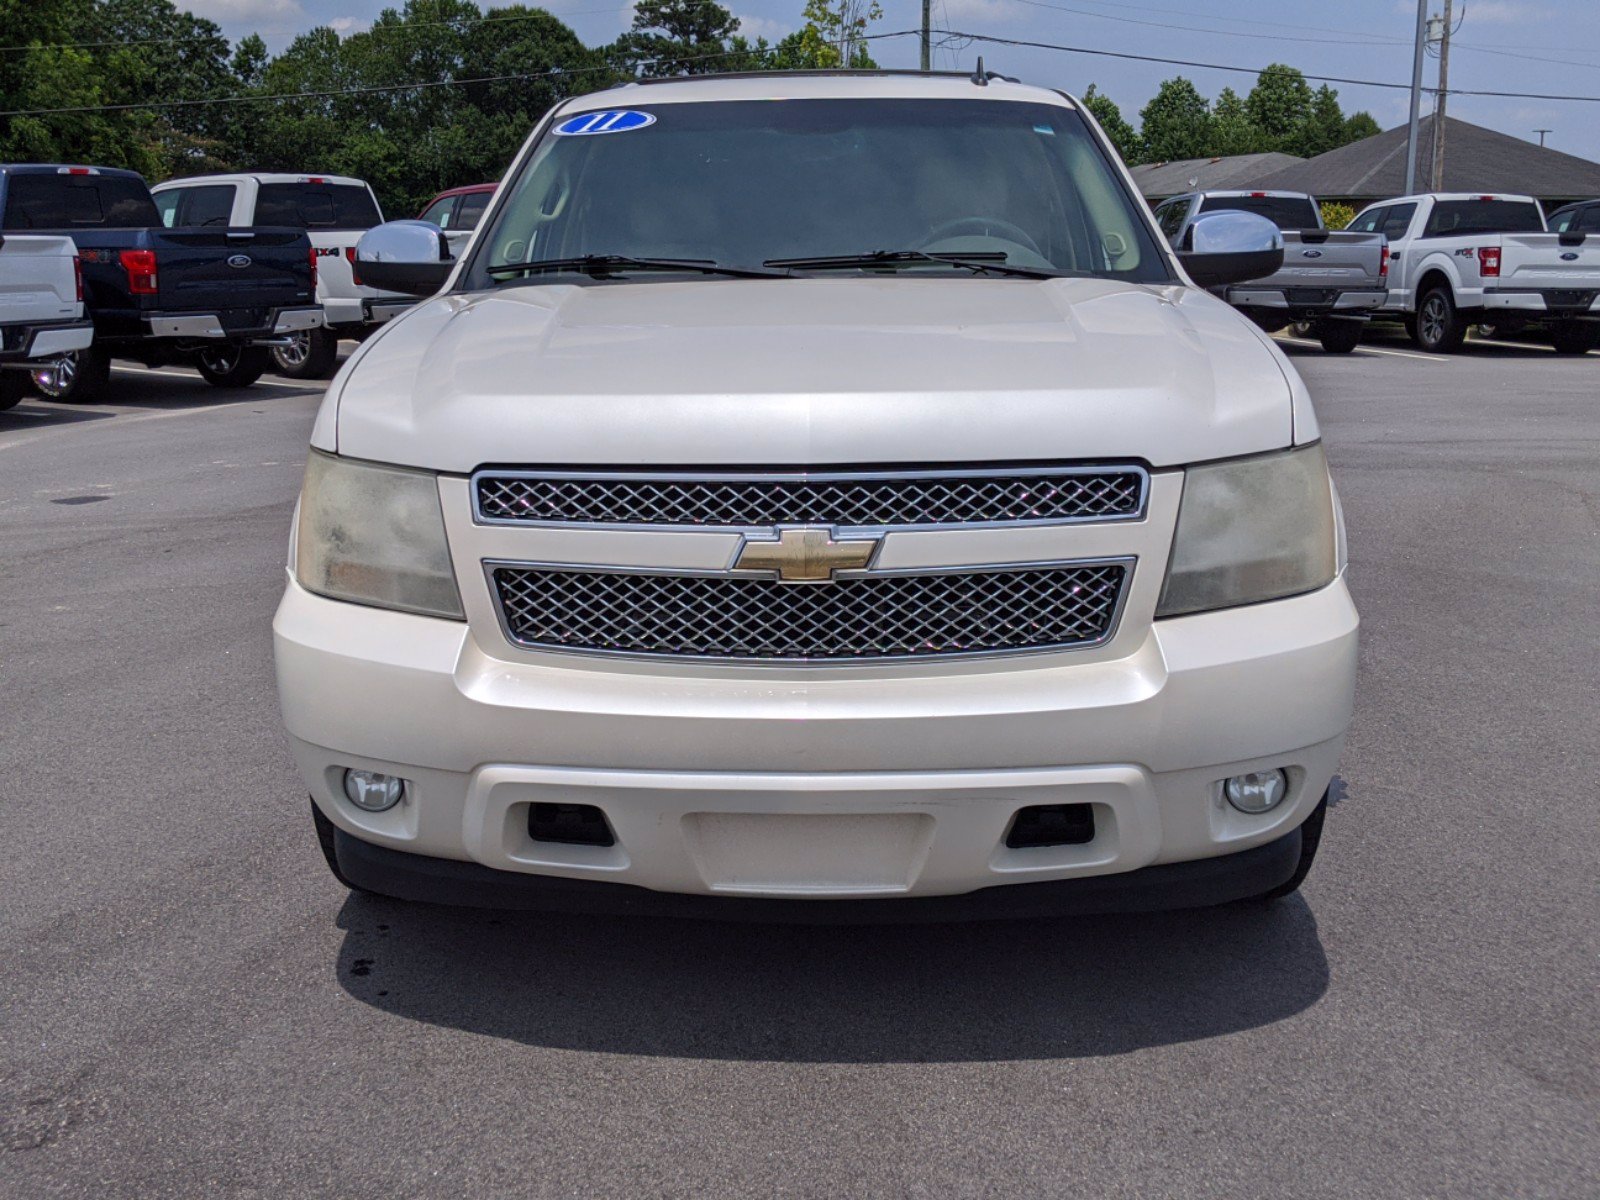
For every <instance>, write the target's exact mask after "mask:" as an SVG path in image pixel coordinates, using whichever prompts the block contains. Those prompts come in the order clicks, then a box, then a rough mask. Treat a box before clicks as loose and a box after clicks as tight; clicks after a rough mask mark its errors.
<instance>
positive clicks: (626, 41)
mask: <svg viewBox="0 0 1600 1200" xmlns="http://www.w3.org/2000/svg"><path fill="white" fill-rule="evenodd" d="M738 32H739V18H738V17H736V16H734V15H733V14H732V13H731V12H729V11H728V10H727V9H725V8H723V7H722V5H720V4H718V3H716V0H639V2H638V4H637V5H635V7H634V10H633V28H632V29H631V30H629V31H628V32H627V33H625V34H623V35H622V36H621V37H620V38H618V39H617V41H616V44H615V45H614V46H613V47H612V60H613V61H614V62H615V63H616V64H617V65H618V66H619V67H621V68H623V69H624V70H626V71H628V72H629V73H631V74H637V75H642V76H644V77H645V78H647V79H658V78H664V77H666V76H671V75H706V74H710V73H712V72H715V71H725V70H727V69H728V67H727V64H726V63H725V62H724V61H723V56H724V55H726V54H728V53H729V52H730V51H731V50H732V49H733V47H732V46H731V43H732V40H733V37H734V35H735V34H736V33H738Z"/></svg>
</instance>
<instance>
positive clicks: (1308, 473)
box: [1156, 444, 1338, 617]
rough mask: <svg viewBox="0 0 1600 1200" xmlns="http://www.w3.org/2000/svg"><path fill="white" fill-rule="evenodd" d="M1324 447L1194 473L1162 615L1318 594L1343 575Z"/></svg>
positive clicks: (1186, 488) (1187, 481)
mask: <svg viewBox="0 0 1600 1200" xmlns="http://www.w3.org/2000/svg"><path fill="white" fill-rule="evenodd" d="M1335 543H1336V534H1335V531H1334V515H1333V492H1332V488H1331V485H1330V483H1329V480H1328V463H1327V459H1326V458H1325V457H1324V456H1323V453H1322V446H1321V445H1320V444H1319V445H1314V446H1307V447H1306V448H1304V449H1303V450H1289V451H1280V452H1278V453H1274V454H1264V455H1261V456H1259V457H1257V458H1244V459H1238V460H1236V461H1234V462H1226V463H1216V464H1214V465H1211V466H1205V467H1193V468H1191V469H1190V470H1189V471H1188V472H1186V474H1185V478H1184V481H1183V502H1182V504H1181V505H1180V507H1179V509H1178V532H1177V535H1176V537H1175V538H1174V540H1173V545H1172V561H1171V563H1170V564H1169V565H1168V567H1167V582H1166V586H1165V587H1164V588H1162V591H1161V602H1160V604H1158V605H1157V606H1156V616H1158V617H1175V616H1178V615H1180V614H1182V613H1193V612H1203V611H1205V610H1207V609H1213V608H1229V607H1232V606H1233V605H1237V604H1254V603H1256V602H1258V601H1261V600H1276V599H1279V598H1280V597H1283V596H1293V595H1297V594H1299V593H1301V592H1311V591H1315V590H1316V589H1317V588H1320V587H1325V586H1326V585H1327V584H1329V583H1332V582H1333V578H1334V576H1335V575H1336V574H1337V572H1338V565H1337V561H1336V559H1337V554H1338V549H1337V546H1336V544H1335Z"/></svg>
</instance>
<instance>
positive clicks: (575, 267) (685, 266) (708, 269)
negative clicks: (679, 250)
mask: <svg viewBox="0 0 1600 1200" xmlns="http://www.w3.org/2000/svg"><path fill="white" fill-rule="evenodd" d="M487 271H488V273H489V274H490V275H543V274H550V273H552V272H556V271H576V272H578V273H579V274H583V275H596V276H598V275H620V274H622V273H623V272H624V271H694V272H698V273H699V274H701V275H728V276H731V277H733V278H735V279H787V278H788V277H789V273H788V272H787V271H768V270H763V269H761V268H760V267H730V266H725V265H724V264H722V263H719V262H715V261H713V260H712V259H709V258H631V257H629V256H628V255H626V254H579V255H577V256H575V257H573V258H533V259H529V260H528V261H526V262H516V263H501V264H499V265H498V266H492V267H489V268H487Z"/></svg>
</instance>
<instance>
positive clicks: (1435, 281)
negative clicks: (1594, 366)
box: [1350, 193, 1600, 354]
mask: <svg viewBox="0 0 1600 1200" xmlns="http://www.w3.org/2000/svg"><path fill="white" fill-rule="evenodd" d="M1350 228H1351V229H1352V230H1354V231H1356V232H1365V233H1381V234H1384V235H1385V236H1386V237H1387V238H1388V239H1389V259H1390V262H1391V264H1392V266H1391V268H1390V273H1389V297H1388V299H1387V301H1385V303H1384V306H1383V308H1382V309H1381V310H1379V311H1378V312H1377V313H1375V314H1374V316H1378V317H1384V316H1388V317H1391V318H1393V317H1398V318H1399V319H1400V320H1401V321H1402V322H1404V324H1405V327H1406V331H1407V332H1408V333H1409V334H1410V335H1411V338H1412V340H1413V341H1415V342H1416V343H1417V345H1418V346H1420V347H1421V348H1422V349H1424V350H1429V351H1432V352H1435V353H1442V354H1448V353H1451V352H1453V351H1455V350H1458V349H1460V347H1461V343H1462V341H1463V340H1464V339H1465V338H1466V336H1467V329H1468V327H1469V326H1472V325H1491V324H1492V325H1493V326H1494V327H1495V329H1496V330H1498V331H1500V332H1513V331H1517V330H1522V329H1527V328H1534V329H1537V330H1538V332H1540V333H1541V334H1543V335H1544V337H1545V338H1546V339H1548V341H1549V343H1550V345H1551V346H1552V347H1553V348H1554V349H1555V350H1556V352H1557V353H1558V354H1587V353H1588V352H1589V351H1590V350H1593V349H1594V348H1595V347H1596V346H1597V345H1600V241H1595V242H1590V241H1589V240H1588V235H1587V234H1585V233H1584V232H1583V231H1582V230H1572V229H1569V230H1564V231H1562V232H1560V233H1551V232H1548V231H1547V230H1546V229H1545V223H1544V210H1543V209H1541V208H1540V207H1539V202H1538V201H1537V200H1535V199H1534V198H1533V197H1532V196H1502V195H1490V196H1477V195H1469V194H1457V193H1449V194H1446V193H1435V194H1431V195H1420V196H1400V197H1397V198H1396V199H1394V200H1385V201H1383V202H1382V203H1381V204H1374V205H1371V206H1370V207H1368V208H1365V209H1362V210H1361V212H1359V213H1358V214H1356V218H1355V220H1353V221H1351V222H1350Z"/></svg>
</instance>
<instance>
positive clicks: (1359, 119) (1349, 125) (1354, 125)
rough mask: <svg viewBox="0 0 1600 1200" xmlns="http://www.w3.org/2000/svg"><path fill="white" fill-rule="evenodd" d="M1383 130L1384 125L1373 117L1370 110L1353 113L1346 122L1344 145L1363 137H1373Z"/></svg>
mask: <svg viewBox="0 0 1600 1200" xmlns="http://www.w3.org/2000/svg"><path fill="white" fill-rule="evenodd" d="M1382 132H1383V126H1381V125H1379V124H1378V123H1377V122H1376V121H1375V120H1373V119H1372V114H1371V113H1369V112H1358V113H1351V114H1350V117H1349V119H1348V120H1346V121H1345V123H1344V145H1346V146H1348V145H1349V144H1350V143H1351V142H1359V141H1360V140H1361V139H1362V138H1369V137H1373V136H1375V135H1377V134H1380V133H1382Z"/></svg>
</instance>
